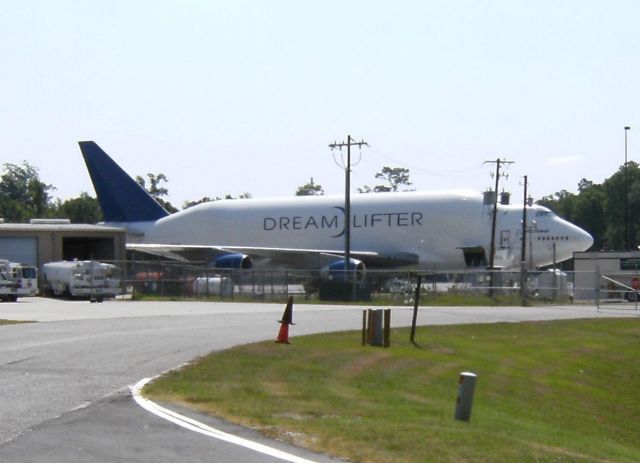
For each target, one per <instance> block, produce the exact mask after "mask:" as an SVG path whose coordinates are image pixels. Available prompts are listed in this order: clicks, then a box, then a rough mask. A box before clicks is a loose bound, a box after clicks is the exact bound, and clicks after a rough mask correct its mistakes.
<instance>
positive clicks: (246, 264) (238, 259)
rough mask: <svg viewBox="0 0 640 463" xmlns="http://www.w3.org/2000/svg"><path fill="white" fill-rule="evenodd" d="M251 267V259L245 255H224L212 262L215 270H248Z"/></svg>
mask: <svg viewBox="0 0 640 463" xmlns="http://www.w3.org/2000/svg"><path fill="white" fill-rule="evenodd" d="M252 266H253V263H252V262H251V258H250V257H249V256H247V255H246V254H225V255H224V256H220V257H218V258H217V259H215V260H214V261H213V265H212V267H215V268H237V269H249V268H251V267H252Z"/></svg>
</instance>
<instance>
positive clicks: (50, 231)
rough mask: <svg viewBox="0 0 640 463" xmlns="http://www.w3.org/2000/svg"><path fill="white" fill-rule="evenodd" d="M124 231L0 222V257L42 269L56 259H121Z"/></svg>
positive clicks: (42, 221)
mask: <svg viewBox="0 0 640 463" xmlns="http://www.w3.org/2000/svg"><path fill="white" fill-rule="evenodd" d="M125 246H126V230H125V229H124V228H116V227H104V226H101V225H85V224H71V223H69V222H68V221H61V220H56V219H53V220H47V219H34V220H32V221H31V223H28V224H26V223H0V259H8V260H10V261H12V262H20V263H22V264H29V265H33V266H36V267H37V268H38V269H41V268H42V264H45V263H47V262H52V261H58V260H73V259H78V260H91V259H93V260H100V261H103V262H104V261H124V260H125V259H126V247H125Z"/></svg>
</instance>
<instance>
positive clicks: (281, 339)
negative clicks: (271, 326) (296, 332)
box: [276, 323, 289, 344]
mask: <svg viewBox="0 0 640 463" xmlns="http://www.w3.org/2000/svg"><path fill="white" fill-rule="evenodd" d="M276 342H277V343H279V344H289V325H287V324H286V323H281V324H280V331H278V339H276Z"/></svg>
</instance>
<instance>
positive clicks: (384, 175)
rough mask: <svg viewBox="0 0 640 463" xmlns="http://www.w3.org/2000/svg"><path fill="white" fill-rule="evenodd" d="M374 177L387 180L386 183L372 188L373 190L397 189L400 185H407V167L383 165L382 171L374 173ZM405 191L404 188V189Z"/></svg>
mask: <svg viewBox="0 0 640 463" xmlns="http://www.w3.org/2000/svg"><path fill="white" fill-rule="evenodd" d="M376 178H378V179H382V180H384V181H386V182H387V185H379V186H377V187H375V188H374V191H382V192H384V191H398V187H399V186H401V185H405V186H409V185H411V182H410V181H409V169H405V168H404V167H393V168H391V167H387V166H385V167H383V168H382V171H380V172H378V173H377V174H376ZM405 191H406V190H405Z"/></svg>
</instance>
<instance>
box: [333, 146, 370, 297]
mask: <svg viewBox="0 0 640 463" xmlns="http://www.w3.org/2000/svg"><path fill="white" fill-rule="evenodd" d="M344 146H346V147H347V162H346V163H344V165H342V166H341V167H343V168H344V275H345V281H347V277H348V275H349V264H350V262H351V146H358V148H362V146H369V145H368V144H367V142H365V141H364V140H361V141H354V140H353V139H352V138H351V135H347V142H346V143H345V142H342V143H337V142H333V143H331V144H330V145H329V148H331V150H332V151H333V150H334V149H336V148H339V149H340V150H341V151H342V148H343V147H344ZM353 284H354V286H353V295H352V299H355V278H354V279H353Z"/></svg>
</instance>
